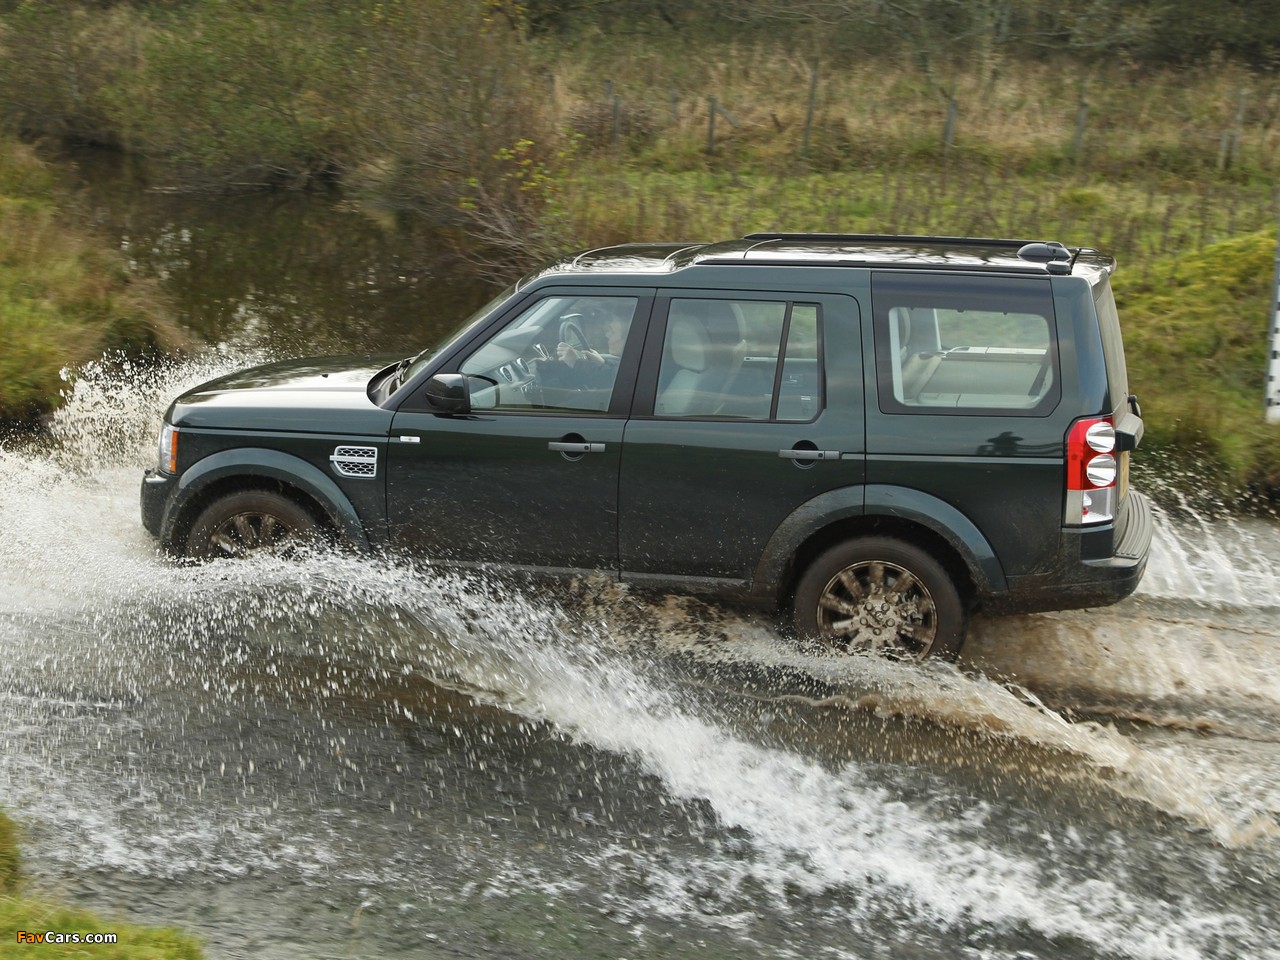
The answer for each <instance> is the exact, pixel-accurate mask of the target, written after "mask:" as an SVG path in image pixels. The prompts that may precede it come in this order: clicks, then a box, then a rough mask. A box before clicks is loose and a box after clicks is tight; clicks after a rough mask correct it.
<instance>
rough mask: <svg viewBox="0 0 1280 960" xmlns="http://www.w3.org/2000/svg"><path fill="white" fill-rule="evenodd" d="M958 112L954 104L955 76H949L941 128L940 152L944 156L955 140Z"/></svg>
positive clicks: (957, 107)
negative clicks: (945, 106)
mask: <svg viewBox="0 0 1280 960" xmlns="http://www.w3.org/2000/svg"><path fill="white" fill-rule="evenodd" d="M959 112H960V106H959V104H957V103H956V78H955V74H952V75H951V89H950V90H949V91H948V92H947V123H946V126H944V127H943V128H942V152H943V154H944V155H946V154H949V153H950V152H951V145H952V144H953V143H955V139H956V116H957V115H958V114H959Z"/></svg>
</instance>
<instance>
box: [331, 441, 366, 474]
mask: <svg viewBox="0 0 1280 960" xmlns="http://www.w3.org/2000/svg"><path fill="white" fill-rule="evenodd" d="M329 461H330V462H331V463H332V464H333V469H334V472H335V473H337V474H338V475H339V476H343V477H355V478H357V479H360V480H372V479H373V478H374V477H375V476H377V475H378V448H377V447H338V448H337V449H335V450H334V451H333V455H332V456H331V457H329Z"/></svg>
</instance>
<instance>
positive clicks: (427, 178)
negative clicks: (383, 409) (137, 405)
mask: <svg viewBox="0 0 1280 960" xmlns="http://www.w3.org/2000/svg"><path fill="white" fill-rule="evenodd" d="M1278 43H1280V7H1277V5H1276V4H1274V3H1273V2H1269V0H1225V2H1218V3H1214V4H1204V3H1202V2H1199V0H1134V2H1124V0H1087V2H1081V3H1077V4H1074V5H1063V4H1060V3H1055V2H1049V0H682V2H680V3H674V2H671V0H528V2H524V3H521V2H515V0H466V2H457V0H383V2H371V0H0V52H2V53H3V56H2V57H0V123H3V124H4V126H5V127H6V128H7V131H8V133H9V135H10V136H11V137H13V138H15V139H20V140H23V141H26V142H39V141H41V140H43V141H46V142H48V141H54V142H75V143H82V144H83V143H88V144H95V145H99V146H102V147H105V148H108V149H112V150H118V151H125V152H128V153H129V154H131V155H134V156H136V157H140V158H145V159H146V162H147V163H148V166H149V170H150V175H151V177H152V178H153V180H154V181H155V182H156V183H157V184H162V185H163V186H165V187H166V188H167V189H174V190H191V191H210V192H218V191H226V190H238V191H243V190H246V189H261V190H341V191H342V192H343V193H344V194H345V195H348V196H353V197H359V198H361V199H363V200H366V201H371V202H374V203H377V204H380V205H382V206H383V207H386V208H390V209H393V210H395V211H398V212H400V213H401V214H403V215H407V216H411V217H418V218H423V220H424V221H425V222H428V223H430V224H432V225H434V226H435V227H436V228H438V231H439V232H438V234H437V235H438V236H440V237H442V238H446V239H447V240H448V242H451V243H453V244H454V245H456V247H457V248H458V249H459V250H460V251H462V252H464V253H465V255H466V256H467V257H468V258H469V259H470V260H471V261H472V262H473V263H474V264H475V265H476V268H477V270H479V271H481V272H482V273H484V274H485V275H486V276H489V277H492V278H493V279H495V280H497V279H509V278H510V276H511V275H513V274H519V273H521V272H523V271H524V270H526V269H528V268H529V267H530V266H532V265H533V264H535V263H537V262H539V261H540V260H543V259H545V258H546V257H548V256H553V255H556V254H559V253H562V252H564V251H565V250H568V249H571V248H574V247H581V246H588V245H596V244H604V243H611V242H615V241H624V240H636V239H655V238H663V239H669V238H689V239H716V238H722V237H726V236H732V235H740V234H742V233H745V232H749V231H756V230H780V229H785V230H797V231H837V232H858V233H870V232H891V233H933V234H963V235H992V236H1009V235H1013V236H1026V237H1035V238H1041V237H1043V238H1052V239H1058V240H1061V241H1063V242H1065V243H1068V244H1083V245H1090V246H1097V247H1100V248H1102V249H1104V250H1106V251H1107V252H1109V253H1112V254H1114V255H1115V256H1116V257H1117V259H1118V260H1119V261H1120V264H1121V268H1120V271H1119V272H1118V274H1117V277H1116V288H1117V293H1118V296H1119V298H1120V301H1121V303H1120V305H1121V310H1122V318H1123V320H1124V322H1125V326H1126V337H1127V342H1128V344H1129V359H1130V367H1131V378H1132V380H1133V384H1134V387H1135V389H1136V390H1137V391H1138V392H1139V393H1140V394H1141V396H1142V399H1143V401H1144V405H1145V409H1146V411H1147V413H1148V428H1149V433H1148V441H1147V442H1148V448H1147V449H1148V450H1150V451H1158V450H1159V449H1161V448H1163V449H1164V450H1166V451H1170V452H1171V453H1172V454H1175V455H1177V456H1178V457H1181V458H1183V459H1185V458H1186V457H1187V456H1188V455H1189V454H1194V455H1195V457H1196V458H1198V459H1199V460H1200V461H1202V462H1203V463H1205V464H1207V465H1208V466H1209V472H1210V473H1211V474H1212V475H1213V476H1215V477H1217V478H1219V479H1220V480H1221V482H1222V484H1223V486H1224V488H1227V489H1231V490H1239V489H1252V490H1265V491H1270V492H1272V493H1273V494H1274V492H1275V491H1276V490H1277V489H1278V488H1280V438H1278V436H1277V431H1276V430H1275V429H1273V428H1269V427H1267V426H1266V425H1265V424H1264V422H1263V419H1262V396H1263V389H1264V370H1265V361H1266V350H1267V342H1266V340H1267V319H1268V312H1269V311H1268V307H1269V303H1270V297H1271V286H1270V284H1271V279H1272V273H1273V264H1274V250H1275V245H1274V238H1275V232H1276V217H1277V214H1278V213H1280V195H1278V193H1277V183H1276V176H1277V173H1278V172H1280V165H1278V163H1277V146H1280V124H1278V123H1277V121H1278V120H1280V84H1278V83H1277V77H1276V72H1275V67H1276V55H1277V51H1280V46H1278ZM6 149H7V150H8V151H9V156H10V159H9V160H7V161H5V162H4V163H0V192H2V193H3V194H4V195H5V196H6V197H8V199H7V200H6V201H5V206H3V207H2V208H0V211H2V212H3V217H2V218H0V229H3V230H4V231H5V233H6V234H7V235H9V236H11V237H21V238H24V242H25V239H26V238H30V237H33V236H36V235H39V236H42V237H52V236H53V233H54V231H55V230H68V229H73V225H69V224H68V222H67V218H66V217H65V216H64V217H59V216H58V215H57V214H56V213H55V212H54V211H55V210H56V209H57V202H56V200H55V199H54V198H53V196H52V194H50V193H49V192H48V190H47V189H46V188H45V187H41V186H38V185H37V186H36V187H34V188H33V187H32V186H31V183H32V182H33V181H38V179H39V174H38V172H37V171H36V169H35V165H34V164H33V162H32V160H31V155H30V154H29V153H26V152H23V151H22V150H21V149H18V148H15V147H9V148H6ZM70 235H71V234H69V233H68V234H64V235H63V237H62V238H61V239H58V240H56V241H55V240H52V239H49V240H48V241H47V243H48V244H50V245H51V246H50V247H43V248H33V249H32V250H31V253H30V255H29V256H28V259H27V264H26V266H25V267H24V266H22V265H20V264H17V263H15V262H13V261H14V258H15V257H16V256H17V254H15V252H14V251H16V250H18V249H19V248H20V247H22V246H23V244H21V243H16V242H11V243H6V244H5V248H6V250H7V251H8V253H6V255H5V256H6V258H7V259H6V260H5V261H4V262H3V264H2V265H0V269H2V272H0V290H7V291H8V292H7V293H4V294H3V296H4V300H3V303H4V307H3V311H2V312H0V317H3V319H2V320H0V322H2V323H3V324H4V328H3V334H4V336H5V338H6V341H7V342H9V343H11V344H18V343H23V344H24V345H23V346H22V347H21V348H20V349H17V348H15V349H11V350H10V351H8V353H9V358H8V360H7V361H6V360H3V359H0V363H3V364H5V366H4V368H3V370H0V385H3V387H0V389H4V390H6V391H7V392H5V393H0V415H5V416H9V417H13V416H15V415H18V414H20V413H23V412H26V411H31V410H40V409H44V408H47V407H48V406H49V404H51V403H53V402H56V399H55V398H56V393H57V389H56V388H57V383H56V381H57V377H56V373H57V371H58V370H59V369H60V367H61V365H62V364H65V363H67V362H77V361H80V360H83V359H86V358H87V357H88V356H89V355H93V354H94V352H95V351H99V350H100V349H101V348H102V346H103V345H105V344H112V343H117V344H119V343H124V344H127V345H130V346H131V347H132V348H134V349H139V348H143V347H147V346H150V347H153V348H154V347H156V346H159V347H161V348H164V347H167V346H171V345H172V344H173V343H175V342H176V341H177V339H178V337H179V334H178V330H177V327H176V326H175V325H173V324H171V323H168V322H167V321H166V319H165V310H164V307H163V304H162V303H160V302H159V301H158V299H157V298H155V297H154V295H153V294H152V292H149V291H146V290H145V289H138V288H137V285H136V284H132V283H131V282H130V278H129V277H128V276H127V274H124V273H122V271H121V268H119V267H118V265H115V264H113V263H111V262H110V256H109V255H108V254H105V253H101V252H98V253H91V252H90V251H91V249H92V244H91V243H86V242H84V241H82V240H69V239H66V237H68V236H70ZM27 246H31V244H27ZM53 247H58V248H62V250H63V252H62V254H60V255H53V254H52V253H51V250H52V248H53ZM73 248H74V249H73ZM55 264H61V266H55ZM42 265H47V266H42ZM81 270H82V271H84V272H83V273H81V274H79V275H77V271H81ZM89 277H92V278H94V279H93V280H89V279H87V278H89ZM68 317H69V318H71V319H70V320H66V318H68ZM64 322H67V323H71V324H72V326H71V327H65V328H64V327H62V326H60V324H63V323H64ZM86 329H87V330H88V333H85V332H84V331H85V330H86ZM75 331H79V332H75ZM27 341H29V342H27ZM51 371H52V373H51Z"/></svg>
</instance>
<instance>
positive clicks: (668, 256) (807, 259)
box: [526, 233, 1115, 283]
mask: <svg viewBox="0 0 1280 960" xmlns="http://www.w3.org/2000/svg"><path fill="white" fill-rule="evenodd" d="M712 264H717V265H731V266H743V265H757V266H837V267H840V266H849V267H881V268H894V269H903V268H909V269H926V270H957V271H965V272H977V273H1017V274H1029V275H1041V276H1044V275H1050V274H1054V275H1063V274H1069V273H1072V272H1075V273H1077V274H1081V275H1085V276H1087V277H1088V278H1089V280H1090V282H1091V283H1097V282H1098V280H1099V279H1101V278H1102V277H1105V276H1106V275H1107V274H1109V273H1111V271H1112V270H1113V269H1114V268H1115V261H1114V260H1113V259H1112V258H1111V257H1108V256H1106V255H1105V254H1102V253H1099V252H1098V251H1097V250H1093V249H1090V248H1088V247H1076V248H1068V247H1066V246H1064V245H1063V244H1061V243H1057V242H1054V241H1041V240H1012V239H1006V240H996V239H985V238H976V237H926V236H890V235H882V234H839V233H753V234H750V235H748V236H746V237H743V238H742V239H740V240H727V241H722V242H719V243H624V244H618V245H615V246H610V247H601V248H597V249H593V250H584V251H582V252H580V253H576V254H572V255H570V256H567V257H564V258H562V259H560V260H557V261H555V262H554V263H551V264H548V265H547V266H546V267H544V268H543V269H542V270H539V271H538V272H537V273H535V274H533V275H532V276H530V277H529V278H526V282H528V281H529V280H532V279H536V278H540V277H544V276H547V275H548V274H575V273H576V274H582V273H591V274H597V273H638V274H646V273H674V272H676V271H677V270H682V269H684V268H687V267H693V266H701V265H712Z"/></svg>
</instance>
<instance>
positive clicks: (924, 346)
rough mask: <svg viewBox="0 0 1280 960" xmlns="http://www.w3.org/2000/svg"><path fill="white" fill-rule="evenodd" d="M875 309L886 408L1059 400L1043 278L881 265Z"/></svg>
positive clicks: (1020, 411) (949, 408)
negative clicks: (885, 269) (904, 270)
mask: <svg viewBox="0 0 1280 960" xmlns="http://www.w3.org/2000/svg"><path fill="white" fill-rule="evenodd" d="M872 317H873V327H874V335H875V345H876V383H877V393H878V396H879V403H880V409H881V410H882V411H883V412H885V413H929V414H960V415H963V414H969V415H1012V416H1044V415H1046V414H1048V413H1049V412H1051V411H1052V410H1053V409H1054V407H1056V406H1057V404H1058V400H1059V398H1060V396H1061V389H1060V385H1059V384H1060V375H1059V357H1058V334H1057V325H1056V322H1055V319H1054V312H1053V298H1052V294H1051V290H1050V286H1049V283H1048V282H1047V281H1045V280H1040V279H1024V278H1017V277H996V278H990V277H955V276H946V277H942V276H929V275H924V274H875V275H873V277H872Z"/></svg>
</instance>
